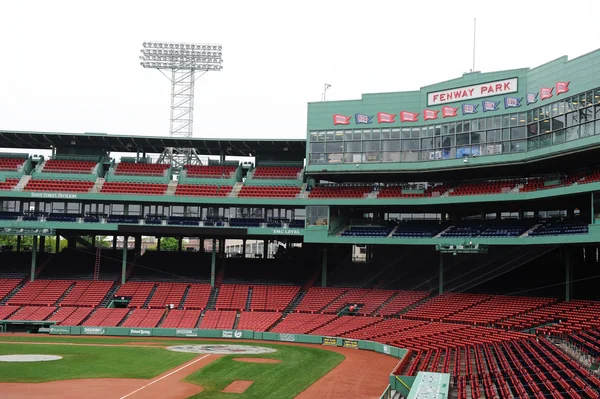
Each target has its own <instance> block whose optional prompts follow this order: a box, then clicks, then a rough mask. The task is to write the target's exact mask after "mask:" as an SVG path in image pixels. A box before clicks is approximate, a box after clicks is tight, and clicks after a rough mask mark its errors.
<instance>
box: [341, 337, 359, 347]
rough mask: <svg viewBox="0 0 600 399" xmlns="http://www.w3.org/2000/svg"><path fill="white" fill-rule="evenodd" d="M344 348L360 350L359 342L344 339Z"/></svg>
mask: <svg viewBox="0 0 600 399" xmlns="http://www.w3.org/2000/svg"><path fill="white" fill-rule="evenodd" d="M342 346H343V347H344V348H352V349H358V341H356V340H354V339H343V340H342Z"/></svg>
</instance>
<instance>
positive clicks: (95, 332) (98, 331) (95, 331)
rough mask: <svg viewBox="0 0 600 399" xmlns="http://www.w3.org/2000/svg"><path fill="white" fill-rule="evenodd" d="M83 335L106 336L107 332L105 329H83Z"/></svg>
mask: <svg viewBox="0 0 600 399" xmlns="http://www.w3.org/2000/svg"><path fill="white" fill-rule="evenodd" d="M81 334H82V335H104V334H106V330H104V327H82V328H81Z"/></svg>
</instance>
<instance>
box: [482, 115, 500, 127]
mask: <svg viewBox="0 0 600 399" xmlns="http://www.w3.org/2000/svg"><path fill="white" fill-rule="evenodd" d="M485 126H486V129H488V130H490V129H495V128H496V126H494V117H493V116H488V117H487V118H485ZM498 127H500V126H498Z"/></svg>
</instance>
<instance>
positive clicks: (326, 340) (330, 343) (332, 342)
mask: <svg viewBox="0 0 600 399" xmlns="http://www.w3.org/2000/svg"><path fill="white" fill-rule="evenodd" d="M323 345H326V346H337V338H330V337H323Z"/></svg>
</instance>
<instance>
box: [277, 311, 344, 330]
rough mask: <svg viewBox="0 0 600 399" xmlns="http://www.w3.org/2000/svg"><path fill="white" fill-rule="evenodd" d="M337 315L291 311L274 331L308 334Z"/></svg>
mask: <svg viewBox="0 0 600 399" xmlns="http://www.w3.org/2000/svg"><path fill="white" fill-rule="evenodd" d="M336 317H337V316H336V315H330V314H309V313H291V314H289V315H287V316H286V317H285V319H283V320H282V321H281V322H280V323H279V324H277V325H276V326H275V327H274V328H273V329H271V331H272V332H276V333H292V334H308V333H310V332H311V331H313V330H315V329H317V328H319V327H321V326H323V325H324V324H326V323H329V322H331V321H333V320H335V318H336Z"/></svg>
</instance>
